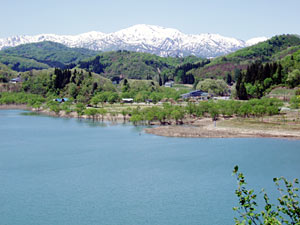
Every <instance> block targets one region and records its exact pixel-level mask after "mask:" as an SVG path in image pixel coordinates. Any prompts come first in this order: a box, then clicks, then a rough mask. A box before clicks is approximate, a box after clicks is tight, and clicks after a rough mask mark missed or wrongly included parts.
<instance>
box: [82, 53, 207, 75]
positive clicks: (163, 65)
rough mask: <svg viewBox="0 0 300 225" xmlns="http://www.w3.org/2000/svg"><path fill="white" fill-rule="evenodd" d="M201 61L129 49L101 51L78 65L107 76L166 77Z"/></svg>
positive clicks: (193, 58) (193, 57)
mask: <svg viewBox="0 0 300 225" xmlns="http://www.w3.org/2000/svg"><path fill="white" fill-rule="evenodd" d="M199 61H200V62H201V61H202V59H201V58H198V57H195V56H189V57H184V58H178V57H177V58H176V57H175V58H174V57H159V56H156V55H153V54H149V53H138V52H130V51H125V50H124V51H115V52H103V53H100V54H99V55H97V56H96V57H93V58H91V59H88V60H83V61H81V62H79V65H78V67H79V68H81V69H86V70H88V71H91V72H95V73H98V74H101V75H103V76H104V77H107V78H113V77H119V76H120V75H123V76H124V77H126V78H130V79H145V80H149V79H154V80H159V77H161V79H163V80H164V79H165V80H166V79H168V78H172V79H173V78H174V77H176V76H177V74H176V69H177V68H178V67H180V66H181V65H185V64H190V65H192V64H193V63H196V62H198V63H199Z"/></svg>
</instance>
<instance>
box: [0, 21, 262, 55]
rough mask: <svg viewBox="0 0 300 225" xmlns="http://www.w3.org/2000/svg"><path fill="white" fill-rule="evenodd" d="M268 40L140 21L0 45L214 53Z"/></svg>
mask: <svg viewBox="0 0 300 225" xmlns="http://www.w3.org/2000/svg"><path fill="white" fill-rule="evenodd" d="M265 40H267V38H265V37H260V38H253V39H250V40H248V41H242V40H238V39H235V38H229V37H223V36H221V35H219V34H198V35H194V34H184V33H182V32H180V31H178V30H176V29H172V28H164V27H160V26H153V25H144V24H140V25H135V26H132V27H129V28H127V29H123V30H120V31H117V32H114V33H109V34H105V33H101V32H96V31H92V32H88V33H84V34H79V35H56V34H40V35H35V36H25V35H22V36H13V37H9V38H4V39H0V49H3V48H6V47H14V46H17V45H21V44H27V43H33V42H41V41H53V42H58V43H61V44H64V45H66V46H68V47H81V48H88V49H92V50H100V51H110V50H129V51H137V52H148V53H152V54H156V55H159V56H187V55H196V56H200V57H215V56H219V55H225V54H228V53H230V52H233V51H235V50H237V49H240V48H244V47H247V46H250V45H253V44H256V43H258V42H261V41H265Z"/></svg>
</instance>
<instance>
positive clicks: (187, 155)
mask: <svg viewBox="0 0 300 225" xmlns="http://www.w3.org/2000/svg"><path fill="white" fill-rule="evenodd" d="M21 113H22V111H18V110H0V224H1V225H98V224H99V225H210V224H212V225H230V224H234V220H233V218H234V216H236V215H235V214H234V212H233V211H232V207H233V206H236V205H237V199H236V197H235V195H234V190H235V188H236V180H235V178H234V177H233V176H232V175H231V173H232V169H233V167H234V166H235V165H239V167H240V170H241V171H242V172H244V173H245V175H246V180H247V181H248V184H249V187H253V188H255V190H256V191H257V192H259V191H260V189H261V188H265V189H266V191H267V192H268V193H270V194H271V196H273V195H274V196H277V192H276V189H275V186H274V184H273V182H272V178H273V177H279V176H285V177H287V178H289V179H291V178H300V163H299V161H300V141H295V140H281V139H254V138H253V139H245V138H240V139H217V138H215V139H191V138H168V137H159V136H155V135H150V134H145V133H144V132H143V128H142V127H134V126H131V125H129V124H127V125H123V124H118V125H113V124H109V123H108V124H105V123H93V122H92V121H89V120H77V119H63V118H53V117H46V116H28V115H27V116H26V115H22V114H21ZM261 197H262V196H261ZM274 203H275V201H274Z"/></svg>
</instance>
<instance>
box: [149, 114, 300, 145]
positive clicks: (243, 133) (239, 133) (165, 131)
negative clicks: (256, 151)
mask: <svg viewBox="0 0 300 225" xmlns="http://www.w3.org/2000/svg"><path fill="white" fill-rule="evenodd" d="M217 124H218V123H217ZM145 132H146V133H149V134H155V135H159V136H166V137H185V138H283V139H297V140H300V130H296V131H292V130H283V129H254V128H247V127H242V128H238V127H230V126H224V125H222V126H218V125H217V126H216V127H215V126H214V123H213V122H212V121H211V119H208V118H206V119H205V118H204V119H199V120H196V121H195V122H194V123H193V125H191V126H182V125H181V126H175V125H174V126H158V127H154V128H146V129H145Z"/></svg>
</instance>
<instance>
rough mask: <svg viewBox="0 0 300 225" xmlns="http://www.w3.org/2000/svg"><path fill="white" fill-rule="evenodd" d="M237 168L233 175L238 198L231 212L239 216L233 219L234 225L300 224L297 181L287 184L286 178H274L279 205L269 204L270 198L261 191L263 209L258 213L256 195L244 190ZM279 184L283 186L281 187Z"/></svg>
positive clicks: (243, 183)
mask: <svg viewBox="0 0 300 225" xmlns="http://www.w3.org/2000/svg"><path fill="white" fill-rule="evenodd" d="M238 170H239V168H238V166H235V167H234V170H233V174H234V175H235V176H236V179H237V183H238V188H237V189H236V191H235V194H236V196H237V197H238V202H239V205H238V206H237V207H234V208H233V210H234V211H236V212H237V213H238V214H239V218H235V224H236V225H246V224H248V225H252V224H254V225H283V224H286V225H299V224H300V208H299V200H298V199H299V196H298V194H297V192H298V191H299V188H298V187H297V186H296V185H299V182H298V179H295V180H294V181H293V182H289V181H288V180H287V179H286V178H284V177H280V178H274V179H273V181H274V182H275V185H276V186H277V189H278V191H279V193H280V197H279V198H278V199H277V200H278V202H279V204H278V205H277V206H276V205H274V204H271V203H270V198H269V196H268V195H267V193H266V192H265V191H264V190H263V191H262V193H263V198H264V204H265V206H264V208H263V210H262V211H258V203H257V194H255V192H254V190H253V189H247V188H246V184H247V183H246V181H245V176H244V174H243V173H240V172H239V171H238ZM281 183H283V184H284V186H283V187H282V186H281Z"/></svg>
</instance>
